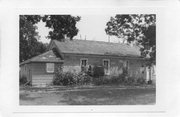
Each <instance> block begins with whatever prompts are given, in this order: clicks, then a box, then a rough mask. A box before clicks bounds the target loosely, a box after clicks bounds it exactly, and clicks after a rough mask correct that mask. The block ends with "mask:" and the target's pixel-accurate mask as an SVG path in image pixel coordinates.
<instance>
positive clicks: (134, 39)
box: [105, 14, 156, 64]
mask: <svg viewBox="0 0 180 117" xmlns="http://www.w3.org/2000/svg"><path fill="white" fill-rule="evenodd" d="M106 26H107V27H106V29H105V31H106V33H107V34H108V35H110V36H116V37H118V38H121V39H123V43H134V44H136V45H138V46H139V47H140V50H141V55H142V56H143V57H150V60H151V63H153V64H155V62H156V56H155V55H156V15H155V14H139V15H138V14H132V15H116V16H115V17H111V18H110V21H108V22H107V24H106Z"/></svg>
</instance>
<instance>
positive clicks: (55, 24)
mask: <svg viewBox="0 0 180 117" xmlns="http://www.w3.org/2000/svg"><path fill="white" fill-rule="evenodd" d="M78 21H80V17H79V16H77V17H74V16H71V15H45V16H44V17H43V22H45V23H46V27H48V28H50V29H52V30H51V31H50V32H49V35H48V38H50V39H52V40H54V39H55V40H59V41H64V39H65V38H66V37H68V38H70V40H72V39H73V37H74V36H76V35H77V33H78V31H79V30H78V29H77V28H76V23H77V22H78Z"/></svg>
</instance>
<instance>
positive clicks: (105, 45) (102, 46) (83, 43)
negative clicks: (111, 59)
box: [50, 39, 140, 57]
mask: <svg viewBox="0 0 180 117" xmlns="http://www.w3.org/2000/svg"><path fill="white" fill-rule="evenodd" d="M52 45H55V47H57V48H58V50H59V51H60V52H61V53H74V54H94V55H112V56H126V57H140V50H139V48H138V47H132V46H130V45H127V44H120V43H111V42H102V41H90V40H77V39H74V40H73V41H70V40H66V41H64V42H60V41H57V40H52V41H51V43H50V48H51V46H52Z"/></svg>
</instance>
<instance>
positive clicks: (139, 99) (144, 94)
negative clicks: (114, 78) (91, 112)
mask: <svg viewBox="0 0 180 117" xmlns="http://www.w3.org/2000/svg"><path fill="white" fill-rule="evenodd" d="M155 101H156V91H155V88H142V87H136V88H122V87H96V88H77V89H76V88H72V89H69V88H68V89H61V88H58V89H52V90H40V89H39V90H34V91H31V90H26V89H23V90H21V91H20V105H153V104H155Z"/></svg>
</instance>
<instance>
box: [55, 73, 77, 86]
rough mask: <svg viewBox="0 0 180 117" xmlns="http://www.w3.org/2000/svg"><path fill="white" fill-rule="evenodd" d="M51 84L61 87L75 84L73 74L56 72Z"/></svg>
mask: <svg viewBox="0 0 180 117" xmlns="http://www.w3.org/2000/svg"><path fill="white" fill-rule="evenodd" d="M53 84H54V85H63V86H66V85H73V84H75V79H74V74H73V73H71V72H65V73H64V72H57V73H56V74H55V77H54V80H53Z"/></svg>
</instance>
